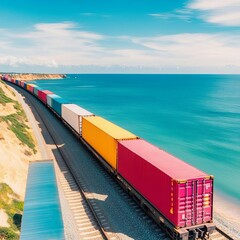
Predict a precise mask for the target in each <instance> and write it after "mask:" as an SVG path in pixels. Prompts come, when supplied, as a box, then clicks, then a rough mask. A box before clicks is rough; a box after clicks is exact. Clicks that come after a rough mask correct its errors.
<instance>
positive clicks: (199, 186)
mask: <svg viewBox="0 0 240 240" xmlns="http://www.w3.org/2000/svg"><path fill="white" fill-rule="evenodd" d="M212 196H213V180H212V179H197V180H191V181H187V182H185V183H180V184H179V212H178V219H179V226H180V227H185V226H192V225H197V224H202V223H205V222H209V221H211V220H212V202H213V199H212Z"/></svg>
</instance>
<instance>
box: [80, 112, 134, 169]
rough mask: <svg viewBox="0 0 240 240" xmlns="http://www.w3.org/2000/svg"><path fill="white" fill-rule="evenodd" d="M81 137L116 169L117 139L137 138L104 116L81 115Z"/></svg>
mask: <svg viewBox="0 0 240 240" xmlns="http://www.w3.org/2000/svg"><path fill="white" fill-rule="evenodd" d="M82 137H83V139H84V140H85V141H86V142H87V143H88V144H89V145H90V146H91V147H92V148H94V149H95V151H96V152H98V153H99V154H100V155H101V156H102V157H103V158H104V159H105V161H106V162H107V163H108V164H109V165H111V166H112V167H113V168H114V169H117V146H118V144H117V143H118V142H117V140H130V139H137V138H138V137H137V136H136V135H134V134H132V133H130V132H129V131H127V130H125V129H123V128H121V127H119V126H117V125H115V124H113V123H111V122H109V121H107V120H106V119H104V118H101V117H94V116H90V117H83V119H82Z"/></svg>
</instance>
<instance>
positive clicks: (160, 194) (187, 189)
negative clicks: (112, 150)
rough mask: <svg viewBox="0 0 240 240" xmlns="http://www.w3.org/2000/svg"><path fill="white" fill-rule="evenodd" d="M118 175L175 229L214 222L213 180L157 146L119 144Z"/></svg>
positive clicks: (135, 142) (146, 143) (125, 142)
mask: <svg viewBox="0 0 240 240" xmlns="http://www.w3.org/2000/svg"><path fill="white" fill-rule="evenodd" d="M118 173H119V174H120V175H121V176H122V177H123V178H124V179H125V180H127V181H128V183H129V184H130V185H132V187H134V188H135V189H136V190H137V191H138V192H139V193H140V194H141V195H142V196H143V197H144V198H145V199H147V200H148V202H150V203H151V204H152V205H153V206H154V207H155V208H156V209H157V210H158V211H159V212H160V213H161V214H162V215H163V216H165V218H167V219H168V220H169V221H170V222H171V223H172V224H173V225H174V226H176V227H188V226H193V225H197V224H202V223H206V222H211V221H212V204H213V177H212V176H210V175H207V174H206V173H204V172H202V171H200V170H198V169H197V168H195V167H193V166H191V165H189V164H187V163H185V162H183V161H182V160H180V159H178V158H176V157H174V156H172V155H170V154H168V153H166V152H164V151H163V150H161V149H159V148H157V147H155V146H154V145H152V144H150V143H148V142H146V141H144V140H142V139H139V140H128V141H119V143H118Z"/></svg>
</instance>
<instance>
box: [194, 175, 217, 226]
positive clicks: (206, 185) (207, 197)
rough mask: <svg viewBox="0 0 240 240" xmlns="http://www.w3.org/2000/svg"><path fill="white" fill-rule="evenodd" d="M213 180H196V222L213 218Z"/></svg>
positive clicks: (199, 222) (203, 221)
mask: <svg viewBox="0 0 240 240" xmlns="http://www.w3.org/2000/svg"><path fill="white" fill-rule="evenodd" d="M212 196H213V180H212V179H201V180H197V181H196V213H195V216H196V219H195V221H196V224H201V223H205V222H208V221H211V220H212V200H213V199H212Z"/></svg>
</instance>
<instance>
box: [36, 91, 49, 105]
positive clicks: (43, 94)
mask: <svg viewBox="0 0 240 240" xmlns="http://www.w3.org/2000/svg"><path fill="white" fill-rule="evenodd" d="M48 94H53V93H52V92H50V91H48V90H39V91H38V98H39V99H40V100H41V101H42V102H44V103H47V95H48Z"/></svg>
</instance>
